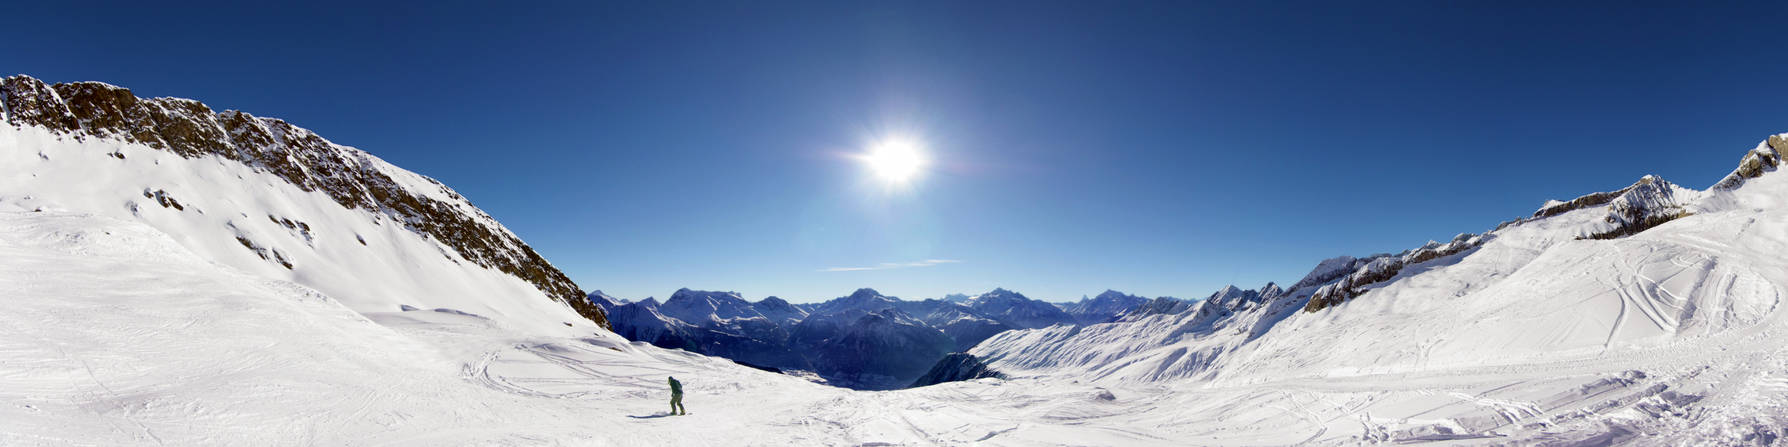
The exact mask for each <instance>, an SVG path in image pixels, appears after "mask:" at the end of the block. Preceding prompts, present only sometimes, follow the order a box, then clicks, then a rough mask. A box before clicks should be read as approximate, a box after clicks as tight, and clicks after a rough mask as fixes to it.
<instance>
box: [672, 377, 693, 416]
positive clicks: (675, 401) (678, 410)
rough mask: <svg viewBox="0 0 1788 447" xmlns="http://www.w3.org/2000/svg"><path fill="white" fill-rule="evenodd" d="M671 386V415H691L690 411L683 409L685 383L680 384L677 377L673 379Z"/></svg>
mask: <svg viewBox="0 0 1788 447" xmlns="http://www.w3.org/2000/svg"><path fill="white" fill-rule="evenodd" d="M670 385H671V414H673V415H675V414H685V415H686V414H689V409H687V408H683V382H678V381H677V378H676V377H671V378H670Z"/></svg>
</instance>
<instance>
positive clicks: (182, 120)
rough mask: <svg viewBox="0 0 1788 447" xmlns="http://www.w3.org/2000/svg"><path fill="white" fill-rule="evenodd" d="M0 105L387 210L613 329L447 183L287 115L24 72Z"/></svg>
mask: <svg viewBox="0 0 1788 447" xmlns="http://www.w3.org/2000/svg"><path fill="white" fill-rule="evenodd" d="M0 106H4V107H3V109H0V110H3V111H4V115H5V116H4V120H5V123H6V124H8V125H12V126H19V127H23V126H36V127H41V128H44V129H48V130H51V131H53V132H56V133H58V134H61V135H64V136H65V137H66V138H75V139H87V138H101V139H107V140H116V141H123V142H129V143H136V144H141V145H143V146H147V147H150V148H155V149H160V150H165V151H169V152H172V153H175V154H178V155H179V156H181V157H185V158H200V157H218V158H220V159H224V160H230V161H234V162H238V163H242V164H244V165H247V166H250V167H252V168H254V169H257V170H261V171H264V172H269V173H273V174H275V175H277V176H279V177H281V178H283V179H284V180H285V181H287V182H290V183H291V184H293V185H295V186H297V187H299V188H302V189H304V190H306V191H313V192H320V193H323V194H326V195H328V196H329V197H330V198H331V199H332V200H334V201H335V202H337V203H339V204H341V205H342V206H343V207H347V208H349V209H360V210H365V211H366V212H369V213H373V214H374V215H376V216H383V217H384V218H385V219H384V221H386V222H389V223H390V224H392V225H398V226H401V227H403V228H406V229H408V230H410V231H414V232H416V233H419V234H422V235H425V236H427V237H430V238H432V239H434V240H436V241H439V242H441V243H442V244H445V245H446V246H448V247H451V248H452V249H453V250H454V251H456V252H457V253H458V254H459V255H460V256H461V257H463V258H465V259H467V260H469V261H471V262H473V263H475V264H477V265H479V266H481V267H485V268H489V269H495V270H498V271H501V272H503V273H507V274H509V275H513V276H515V277H517V278H520V279H522V280H524V281H527V282H529V283H531V284H533V285H534V286H535V287H537V288H539V289H540V291H541V292H542V293H545V294H546V295H547V296H548V297H551V298H552V299H553V300H555V301H558V302H561V303H564V304H565V305H567V306H570V307H571V308H572V309H574V310H576V311H577V313H578V314H579V315H582V316H583V317H584V318H587V319H589V320H590V321H592V322H595V323H596V324H598V325H601V326H603V327H609V324H608V318H607V316H606V315H605V313H604V312H603V310H602V308H601V307H599V306H598V305H597V304H595V303H593V302H590V301H588V300H586V299H584V295H583V293H582V292H581V291H580V290H579V289H578V287H577V285H576V284H574V283H572V281H571V279H570V278H569V277H567V276H565V274H564V272H561V271H559V269H557V268H555V267H553V266H552V264H551V263H548V262H547V261H546V259H545V258H542V257H541V256H540V255H539V254H538V253H536V252H535V251H534V249H533V248H531V247H529V246H528V245H527V244H525V243H523V242H522V241H521V239H520V238H517V237H516V236H515V234H513V233H511V232H510V231H509V230H508V229H506V228H504V227H503V226H502V225H501V224H498V223H497V221H496V220H495V219H492V218H491V217H490V216H489V215H487V214H485V213H484V212H483V211H482V210H479V209H478V208H477V207H475V206H473V205H472V204H471V202H469V201H467V200H466V199H465V198H464V197H461V196H460V195H459V194H458V193H455V192H454V191H453V190H452V189H450V188H448V187H446V186H445V185H442V184H441V183H440V182H438V181H435V180H434V179H430V178H428V177H424V176H421V175H416V174H414V173H410V172H408V171H403V170H401V169H397V168H396V167H394V166H391V165H390V164H388V163H385V162H384V161H383V160H379V159H378V158H377V157H373V156H372V155H370V154H367V153H366V152H363V151H360V150H358V149H354V148H350V147H346V146H341V145H337V144H334V143H331V142H329V141H328V140H325V139H323V138H322V137H321V136H318V135H317V134H315V133H312V132H311V131H309V130H305V129H303V128H300V127H297V126H293V125H291V124H290V123H287V122H285V121H283V120H280V119H276V118H262V117H256V116H253V115H249V114H247V113H243V112H238V111H233V110H226V111H223V112H215V111H213V110H212V109H211V108H210V107H207V106H206V105H205V104H203V103H200V102H198V101H194V100H190V99H181V98H148V99H144V98H138V97H137V96H136V95H135V94H132V93H131V91H130V89H126V88H123V87H118V86H114V85H110V84H105V83H100V82H75V83H62V84H54V85H50V84H45V83H44V82H42V81H39V80H37V79H35V78H31V77H29V76H24V75H18V76H12V77H9V78H5V79H4V80H0Z"/></svg>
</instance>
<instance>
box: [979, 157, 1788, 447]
mask: <svg viewBox="0 0 1788 447" xmlns="http://www.w3.org/2000/svg"><path fill="white" fill-rule="evenodd" d="M1665 186H1667V187H1668V185H1665ZM1669 188H1672V189H1662V190H1661V191H1663V192H1665V194H1672V193H1674V197H1675V199H1674V202H1673V205H1674V204H1675V203H1681V202H1682V201H1684V200H1685V199H1686V200H1693V201H1694V202H1692V203H1689V204H1688V205H1687V208H1690V209H1692V210H1693V213H1692V214H1691V215H1689V216H1687V217H1683V218H1680V219H1676V220H1673V221H1670V222H1667V223H1664V224H1663V225H1660V226H1658V227H1655V228H1652V229H1650V230H1647V231H1645V232H1642V233H1639V234H1637V235H1634V236H1630V237H1626V238H1620V239H1613V240H1580V239H1578V236H1579V235H1583V234H1586V233H1587V231H1586V229H1593V228H1599V227H1600V226H1601V225H1605V224H1606V216H1607V215H1608V213H1609V211H1608V209H1607V207H1592V208H1585V209H1580V210H1575V211H1571V212H1568V213H1564V214H1560V215H1557V216H1553V217H1549V218H1544V219H1538V220H1532V221H1527V222H1522V223H1519V224H1516V225H1511V226H1508V227H1506V228H1503V229H1501V230H1497V231H1493V232H1491V233H1489V234H1488V235H1486V236H1485V238H1486V240H1485V242H1484V244H1483V245H1482V246H1481V247H1479V248H1478V249H1476V250H1475V251H1469V252H1465V253H1461V254H1457V255H1452V256H1447V257H1441V258H1437V259H1433V260H1430V261H1427V262H1423V263H1417V264H1412V265H1410V266H1407V267H1405V268H1404V270H1402V271H1400V272H1398V274H1397V275H1396V276H1395V277H1393V278H1392V279H1390V280H1387V281H1383V282H1380V283H1375V284H1373V285H1372V286H1371V287H1370V288H1369V289H1368V290H1366V291H1365V292H1364V293H1363V294H1362V295H1360V296H1358V297H1356V298H1353V299H1352V300H1350V301H1347V302H1344V303H1342V304H1339V305H1337V306H1336V307H1334V308H1330V309H1327V310H1324V311H1320V312H1314V313H1307V312H1298V313H1296V314H1294V315H1290V316H1289V317H1287V318H1285V319H1283V320H1281V321H1279V322H1277V323H1276V324H1273V325H1272V326H1271V327H1270V329H1269V330H1267V331H1265V332H1264V333H1262V332H1260V331H1258V330H1257V329H1258V327H1251V326H1249V324H1250V323H1249V321H1247V320H1246V319H1245V318H1244V317H1246V316H1248V314H1239V315H1237V316H1236V317H1233V318H1234V319H1232V320H1227V321H1220V322H1218V323H1217V324H1214V325H1203V326H1201V325H1198V324H1195V322H1197V316H1198V314H1199V312H1187V313H1184V314H1180V315H1159V316H1151V317H1149V318H1148V319H1144V320H1140V321H1135V322H1120V323H1113V324H1107V325H1097V326H1093V327H1089V328H1084V329H1080V330H1066V329H1060V328H1052V329H1046V330H1033V331H1019V332H1008V333H1005V334H1001V335H999V336H996V337H994V338H993V339H990V340H988V341H987V342H984V343H982V344H981V345H979V346H977V347H976V348H975V349H974V350H973V351H971V352H972V353H974V354H976V355H978V356H980V357H981V358H983V359H986V360H988V363H989V364H990V366H991V367H992V368H993V369H995V370H999V371H1001V372H1004V373H1006V374H1008V375H1012V376H1016V377H1021V378H1022V377H1029V378H1058V377H1081V378H1085V379H1086V380H1090V381H1092V382H1094V383H1097V384H1100V385H1104V386H1112V387H1145V386H1161V387H1168V388H1173V389H1175V390H1176V392H1180V393H1188V394H1190V395H1192V396H1199V398H1198V399H1197V402H1198V406H1197V407H1195V408H1189V409H1184V410H1185V411H1197V409H1199V408H1203V409H1212V410H1217V411H1218V413H1217V414H1220V416H1205V417H1193V418H1190V419H1187V420H1184V421H1182V422H1181V423H1183V424H1185V425H1188V426H1194V427H1198V428H1197V430H1199V431H1204V430H1209V431H1211V432H1212V433H1219V432H1220V433H1221V436H1222V437H1223V439H1217V440H1214V441H1213V442H1215V443H1232V442H1234V443H1252V442H1255V441H1257V440H1258V438H1253V437H1252V436H1254V434H1262V433H1266V432H1269V431H1273V430H1283V431H1291V432H1295V431H1300V430H1301V431H1303V432H1304V433H1307V434H1308V436H1310V437H1309V438H1308V439H1305V440H1308V441H1321V442H1350V441H1352V440H1422V439H1426V440H1440V439H1451V438H1483V439H1484V440H1502V441H1500V442H1506V441H1508V440H1511V439H1516V440H1528V441H1539V440H1547V441H1558V442H1585V443H1592V444H1593V443H1600V442H1603V441H1611V440H1622V439H1627V438H1633V437H1643V438H1644V439H1648V440H1650V441H1649V442H1657V443H1681V442H1691V441H1692V442H1696V443H1702V442H1710V443H1722V442H1731V443H1740V442H1757V441H1758V440H1759V439H1774V438H1772V437H1780V436H1782V435H1783V433H1782V430H1783V429H1782V428H1781V427H1784V426H1785V425H1784V424H1785V423H1788V414H1784V412H1783V411H1782V408H1783V407H1784V403H1788V386H1783V385H1782V384H1784V383H1788V382H1783V381H1782V380H1783V379H1782V378H1780V376H1779V375H1778V373H1775V372H1773V371H1780V366H1779V365H1783V364H1785V363H1788V339H1785V338H1784V337H1785V335H1784V333H1785V332H1784V331H1785V330H1788V320H1784V318H1783V317H1782V312H1779V311H1778V310H1779V308H1780V306H1781V303H1782V298H1783V291H1782V285H1783V284H1788V259H1785V258H1783V257H1782V256H1781V253H1784V252H1788V212H1785V210H1783V209H1782V208H1781V203H1780V202H1781V201H1782V200H1783V199H1781V198H1782V197H1785V196H1788V176H1783V175H1765V176H1762V177H1760V178H1757V179H1753V180H1751V181H1750V182H1748V183H1746V184H1745V186H1744V187H1743V188H1739V189H1737V190H1734V191H1712V192H1702V191H1694V190H1686V192H1685V190H1681V189H1674V188H1676V187H1669ZM1344 263H1350V262H1341V261H1339V260H1337V261H1336V262H1324V263H1323V265H1322V266H1319V267H1318V268H1317V271H1316V272H1313V273H1312V276H1313V277H1314V276H1329V275H1327V274H1319V273H1323V272H1331V271H1334V270H1335V267H1336V266H1337V265H1339V264H1344ZM1300 284H1303V283H1300ZM1303 285H1304V288H1302V289H1300V290H1297V291H1292V292H1290V294H1289V295H1292V296H1297V295H1306V296H1307V294H1308V293H1309V292H1308V290H1309V288H1311V287H1313V286H1312V285H1309V284H1303ZM1201 307H1202V306H1201ZM1251 329H1254V330H1251ZM1255 334H1258V336H1257V337H1255ZM1766 365H1767V366H1766ZM1760 371H1762V372H1760ZM1275 396H1276V397H1275ZM1182 397H1183V396H1182ZM1275 400H1283V402H1278V403H1273V401H1275ZM1256 404H1258V405H1263V406H1266V407H1268V408H1273V407H1274V406H1277V407H1278V410H1276V411H1297V412H1304V411H1308V412H1309V417H1308V418H1307V419H1305V420H1303V421H1295V420H1294V421H1286V420H1284V419H1283V416H1281V417H1280V419H1270V418H1269V419H1266V420H1267V421H1273V423H1266V424H1262V425H1259V426H1255V425H1248V424H1238V423H1237V421H1248V420H1250V419H1249V417H1247V416H1241V415H1235V414H1228V413H1224V412H1228V411H1235V410H1236V409H1239V408H1245V407H1248V406H1250V405H1256ZM1733 408H1746V409H1753V410H1755V411H1735V410H1732V409H1733ZM1200 414H1205V413H1200ZM1760 433H1761V434H1760ZM1758 436H1762V437H1758ZM1707 437H1714V438H1713V439H1708V438H1707ZM1282 441H1286V442H1295V441H1300V440H1297V439H1290V440H1282ZM1275 442H1277V441H1275Z"/></svg>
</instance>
